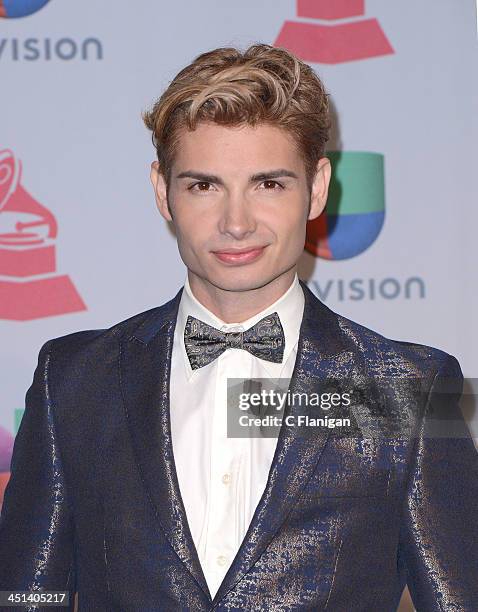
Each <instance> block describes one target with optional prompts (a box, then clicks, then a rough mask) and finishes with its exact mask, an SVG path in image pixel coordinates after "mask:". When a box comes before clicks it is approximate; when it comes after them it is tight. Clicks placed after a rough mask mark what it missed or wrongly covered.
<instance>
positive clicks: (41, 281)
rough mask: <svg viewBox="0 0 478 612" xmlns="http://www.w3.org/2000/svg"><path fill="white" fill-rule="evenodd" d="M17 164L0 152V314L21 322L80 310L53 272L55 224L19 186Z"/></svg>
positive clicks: (66, 283) (66, 282)
mask: <svg viewBox="0 0 478 612" xmlns="http://www.w3.org/2000/svg"><path fill="white" fill-rule="evenodd" d="M21 170H22V167H21V163H20V161H19V160H18V159H16V158H15V157H14V155H13V153H12V151H9V150H8V149H6V150H3V151H0V319H8V320H11V321H27V320H31V319H39V318H41V317H52V316H55V315H59V314H66V313H70V312H78V311H82V310H86V306H85V304H84V302H83V300H82V299H81V297H80V296H79V294H78V292H77V291H76V289H75V287H74V285H73V283H72V281H71V280H70V278H69V277H68V276H66V275H58V274H57V273H56V245H55V238H56V236H57V223H56V220H55V217H54V216H53V215H52V213H51V212H50V211H49V210H48V209H47V208H45V207H44V206H42V205H41V204H40V203H39V202H37V201H36V200H35V199H34V198H33V197H32V196H31V195H30V194H29V193H28V192H27V191H26V190H25V189H24V188H23V186H22V185H21Z"/></svg>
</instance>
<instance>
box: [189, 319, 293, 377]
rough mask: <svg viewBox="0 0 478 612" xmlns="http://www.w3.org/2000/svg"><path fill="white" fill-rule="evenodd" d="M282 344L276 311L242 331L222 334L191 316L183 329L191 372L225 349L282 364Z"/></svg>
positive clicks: (283, 342) (212, 359)
mask: <svg viewBox="0 0 478 612" xmlns="http://www.w3.org/2000/svg"><path fill="white" fill-rule="evenodd" d="M284 344H285V339H284V330H283V328H282V325H281V322H280V319H279V315H278V314H277V312H273V313H272V314H270V315H268V316H267V317H264V318H263V319H261V320H260V321H258V322H257V323H256V324H255V325H253V326H252V327H251V328H249V329H247V330H246V331H243V332H241V331H238V332H223V331H221V330H219V329H216V328H215V327H212V326H211V325H208V324H207V323H204V321H201V320H200V319H196V318H195V317H191V316H188V318H187V321H186V326H185V328H184V346H185V347H186V353H187V356H188V359H189V363H190V364H191V368H192V369H193V370H196V369H197V368H202V367H203V366H205V365H207V364H208V363H211V361H214V359H216V358H217V357H219V355H221V354H222V353H223V352H224V351H225V350H226V349H228V348H239V349H244V350H245V351H248V352H249V353H251V354H252V355H255V356H256V357H259V358H260V359H265V360H266V361H273V362H274V363H281V362H282V358H283V356H284Z"/></svg>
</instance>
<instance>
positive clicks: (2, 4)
mask: <svg viewBox="0 0 478 612" xmlns="http://www.w3.org/2000/svg"><path fill="white" fill-rule="evenodd" d="M48 2H49V0H0V17H6V18H7V19H17V18H18V17H26V16H27V15H32V14H33V13H36V12H37V11H39V10H40V9H42V8H43V7H44V6H45V4H48Z"/></svg>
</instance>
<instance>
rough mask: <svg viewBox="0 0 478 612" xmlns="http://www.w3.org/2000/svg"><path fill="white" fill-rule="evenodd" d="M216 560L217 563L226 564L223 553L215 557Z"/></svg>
mask: <svg viewBox="0 0 478 612" xmlns="http://www.w3.org/2000/svg"><path fill="white" fill-rule="evenodd" d="M216 561H217V564H218V565H226V563H227V558H226V557H225V556H224V555H219V557H218V558H217V559H216Z"/></svg>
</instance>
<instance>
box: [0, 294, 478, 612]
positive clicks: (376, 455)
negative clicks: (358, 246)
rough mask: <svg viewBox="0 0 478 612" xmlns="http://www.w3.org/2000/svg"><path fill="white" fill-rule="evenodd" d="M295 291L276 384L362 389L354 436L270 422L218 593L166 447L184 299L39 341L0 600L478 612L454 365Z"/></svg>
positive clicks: (10, 498) (10, 489)
mask: <svg viewBox="0 0 478 612" xmlns="http://www.w3.org/2000/svg"><path fill="white" fill-rule="evenodd" d="M301 286H302V288H303V290H304V294H305V310H304V317H303V321H302V325H301V329H300V337H299V346H298V353H297V360H296V364H295V368H294V372H293V375H292V379H291V383H290V387H289V389H290V390H291V392H303V393H309V394H310V393H319V392H320V390H321V389H323V388H324V385H325V384H326V382H325V381H326V380H330V378H334V379H338V380H347V381H351V382H352V383H353V384H354V385H355V387H356V388H358V389H361V390H362V391H363V392H364V393H363V394H362V400H361V401H360V399H359V400H358V401H356V402H355V404H354V403H352V406H351V407H350V416H351V417H352V420H353V423H354V424H355V429H354V430H353V432H352V433H349V434H348V435H345V434H343V433H342V434H338V433H336V431H335V430H333V429H329V428H319V429H318V430H317V431H316V432H314V435H299V433H298V429H297V427H284V426H283V427H282V429H281V431H280V436H279V439H278V443H277V448H276V451H275V455H274V458H273V461H272V465H271V468H270V472H269V476H268V480H267V484H266V487H265V490H264V492H263V495H262V497H261V499H260V501H259V504H258V506H257V508H256V510H255V513H254V516H253V518H252V521H251V524H250V526H249V529H248V531H247V534H246V536H245V538H244V540H243V542H242V544H241V547H240V549H239V551H238V553H237V555H236V557H235V559H234V560H233V562H232V565H231V567H230V568H229V570H228V572H227V574H226V576H225V578H224V581H223V582H222V584H221V586H220V588H219V591H218V593H217V594H216V595H215V597H214V599H213V600H212V599H211V596H210V593H209V591H208V587H207V584H206V581H205V578H204V575H203V572H202V569H201V566H200V563H199V559H198V555H197V551H196V549H195V546H194V543H193V540H192V537H191V533H190V530H189V527H188V523H187V518H186V513H185V509H184V505H183V502H182V499H181V494H180V490H179V485H178V480H177V475H176V471H175V465H174V457H173V452H172V444H171V432H170V419H169V374H170V364H171V351H172V346H173V333H174V327H175V321H176V316H177V311H178V305H179V299H180V295H181V291H182V289H181V290H180V291H179V292H178V294H177V295H176V296H175V297H174V298H173V299H172V300H170V301H169V302H167V303H166V304H164V305H162V306H160V307H157V308H153V309H152V310H149V311H147V312H144V313H141V314H138V315H136V316H134V317H132V318H130V319H128V320H126V321H123V322H121V323H119V324H118V325H115V326H114V327H112V328H110V329H106V330H93V331H83V332H78V333H75V334H70V335H68V336H64V337H62V338H57V339H55V340H51V341H49V342H47V343H46V344H45V345H44V346H43V347H42V349H41V351H40V355H39V359H38V366H37V369H36V370H35V375H34V380H33V383H32V386H31V387H30V389H29V390H28V392H27V397H26V410H25V413H24V417H23V420H22V423H21V426H20V429H19V431H18V434H17V437H16V440H15V446H14V451H13V457H12V464H11V472H12V474H11V479H10V481H9V484H8V485H7V488H6V491H5V499H4V505H3V510H2V515H1V522H0V590H12V589H16V590H38V589H42V588H43V589H45V590H70V591H71V592H72V593H73V592H75V591H77V592H78V595H79V610H80V612H83V611H84V612H86V611H95V612H109V611H114V612H133V611H138V612H149V611H153V610H159V611H163V610H164V611H166V612H173V611H176V610H178V611H179V610H192V611H194V612H200V611H206V610H223V611H230V612H232V611H243V610H254V611H258V610H271V611H277V612H279V611H281V612H282V611H284V612H285V611H287V612H288V611H293V610H297V611H304V612H305V611H312V610H314V611H317V610H327V611H330V612H359V611H363V612H375V611H376V612H388V611H390V612H392V611H395V610H396V608H397V605H398V602H399V599H400V595H401V593H402V590H403V588H404V585H405V584H408V587H409V589H410V592H411V594H412V598H413V601H414V603H415V606H416V608H417V610H418V611H419V612H434V611H445V610H446V611H447V612H448V611H451V610H453V611H454V612H472V611H474V610H477V609H478V537H477V535H478V530H477V524H478V523H477V518H478V508H477V503H478V455H477V452H476V450H475V447H474V444H473V441H472V440H471V438H470V437H469V434H468V431H467V430H466V427H465V426H464V425H463V420H462V417H461V412H460V408H459V406H458V399H459V397H460V394H461V392H462V383H463V378H462V373H461V370H460V366H459V364H458V362H457V360H456V359H455V358H454V357H452V356H451V355H449V354H447V353H445V352H443V351H440V350H438V349H435V348H432V347H429V346H424V345H419V344H413V343H407V342H399V341H394V340H390V339H387V338H385V337H383V336H381V335H380V334H378V333H376V332H374V331H372V330H370V329H367V328H365V327H363V326H361V325H359V324H357V323H354V322H352V321H350V320H348V319H346V318H345V317H342V316H340V315H338V314H336V313H334V312H333V311H332V310H330V309H329V308H328V307H327V306H326V305H325V304H323V303H322V302H321V301H320V300H318V299H317V298H316V297H315V296H314V295H313V294H312V292H311V291H310V290H309V289H308V287H307V285H305V284H304V283H302V282H301ZM417 380H419V381H420V384H421V386H422V391H423V390H424V392H422V393H420V394H418V396H417V394H416V393H415V391H416V388H417V383H416V381H417ZM444 381H447V386H446V389H444ZM450 381H451V382H450ZM327 384H328V383H327ZM357 397H359V398H360V395H358V396H357ZM417 397H418V399H417ZM287 410H290V411H294V410H295V408H294V407H291V408H289V407H287V408H286V412H287ZM342 416H343V415H342ZM438 421H440V422H441V423H442V424H443V421H447V425H446V428H445V435H443V427H438V429H437V428H436V425H437V422H438ZM452 428H453V433H451V432H452ZM438 430H440V431H438ZM447 432H448V433H447ZM12 609H14V610H18V609H19V608H12Z"/></svg>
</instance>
